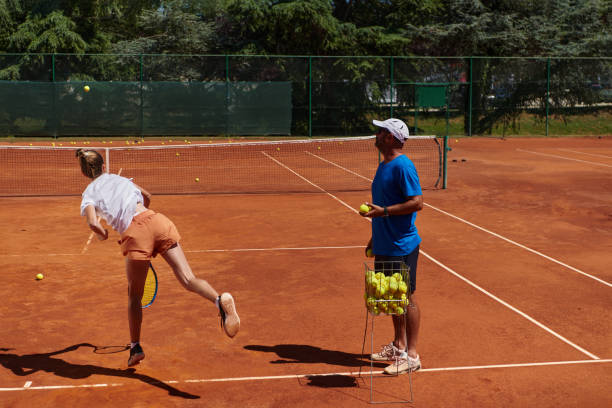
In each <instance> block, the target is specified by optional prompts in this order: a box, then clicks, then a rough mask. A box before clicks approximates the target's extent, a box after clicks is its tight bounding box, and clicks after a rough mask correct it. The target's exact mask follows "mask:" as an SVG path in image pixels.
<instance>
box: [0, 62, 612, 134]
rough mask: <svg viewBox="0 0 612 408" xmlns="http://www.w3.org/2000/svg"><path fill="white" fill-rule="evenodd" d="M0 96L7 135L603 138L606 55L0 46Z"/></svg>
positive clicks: (610, 72) (611, 85) (607, 127)
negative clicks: (379, 132) (439, 96)
mask: <svg viewBox="0 0 612 408" xmlns="http://www.w3.org/2000/svg"><path fill="white" fill-rule="evenodd" d="M84 84H88V85H89V86H90V87H91V91H90V92H89V93H87V94H85V93H84V92H83V89H82V87H83V85H84ZM432 86H433V87H435V86H438V87H440V89H442V88H444V94H445V96H446V105H445V106H438V105H439V104H438V103H436V104H431V103H424V102H423V101H421V103H419V94H418V92H419V91H418V89H423V87H432ZM440 92H442V90H440ZM0 96H1V99H0V133H1V134H4V135H54V136H60V135H96V134H105V135H114V134H116V135H130V134H135V135H166V134H167V135H174V134H185V135H220V134H227V135H268V134H278V135H295V136H331V135H364V134H371V133H372V131H373V128H372V126H371V120H372V119H374V118H387V117H392V116H393V117H399V118H402V119H404V120H405V121H406V122H407V123H408V124H409V126H410V127H411V131H412V133H416V134H422V135H438V136H443V135H446V134H447V133H449V134H450V135H493V136H506V135H519V136H521V135H555V136H556V135H558V136H562V135H581V134H582V135H609V134H611V133H612V58H552V57H551V58H544V57H542V58H489V57H405V56H385V57H382V56H377V57H373V56H370V57H348V56H338V57H334V56H257V55H248V56H247V55H93V54H83V55H75V54H0Z"/></svg>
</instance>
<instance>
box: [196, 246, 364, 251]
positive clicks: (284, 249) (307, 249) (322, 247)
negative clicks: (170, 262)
mask: <svg viewBox="0 0 612 408" xmlns="http://www.w3.org/2000/svg"><path fill="white" fill-rule="evenodd" d="M363 247H364V246H363V245H345V246H316V247H295V248H290V247H287V248H282V247H281V248H237V249H192V250H184V251H185V252H190V253H198V252H257V251H311V250H319V249H353V248H363Z"/></svg>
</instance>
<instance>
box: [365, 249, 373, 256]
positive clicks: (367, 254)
mask: <svg viewBox="0 0 612 408" xmlns="http://www.w3.org/2000/svg"><path fill="white" fill-rule="evenodd" d="M366 256H367V257H368V258H373V257H374V254H373V253H372V248H368V249H367V250H366Z"/></svg>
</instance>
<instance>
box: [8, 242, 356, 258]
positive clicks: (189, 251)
mask: <svg viewBox="0 0 612 408" xmlns="http://www.w3.org/2000/svg"><path fill="white" fill-rule="evenodd" d="M363 247H364V245H342V246H311V247H272V248H233V249H184V248H183V252H185V253H203V252H258V251H314V250H321V249H354V248H363ZM81 255H83V253H82V252H81V253H79V254H77V253H74V254H34V255H32V254H28V255H24V254H0V257H7V256H12V257H17V258H22V257H25V256H29V257H32V256H81Z"/></svg>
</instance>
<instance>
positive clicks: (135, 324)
mask: <svg viewBox="0 0 612 408" xmlns="http://www.w3.org/2000/svg"><path fill="white" fill-rule="evenodd" d="M76 156H77V157H78V159H79V163H80V165H81V171H82V172H83V174H84V175H85V176H86V177H88V178H90V179H92V180H93V181H92V182H91V183H89V185H88V186H87V188H86V189H85V191H84V192H83V195H82V201H81V215H82V216H85V217H86V219H87V224H88V225H89V228H90V229H91V230H92V231H93V232H95V233H96V235H97V237H98V238H99V239H100V240H102V241H103V240H106V239H108V230H106V229H105V228H104V227H102V225H101V224H100V221H99V218H98V216H100V217H102V218H103V219H104V220H105V221H106V223H107V224H108V225H110V226H111V227H112V228H113V229H114V230H116V231H117V232H119V234H120V235H121V240H120V244H121V251H122V253H123V256H125V260H126V262H125V268H126V273H127V279H128V297H129V298H128V320H129V326H130V336H131V347H130V358H129V359H128V366H133V365H136V364H138V362H140V360H142V359H143V358H144V357H145V355H144V352H143V350H142V347H141V346H140V328H141V325H142V308H141V298H142V294H143V291H144V285H145V280H146V277H147V271H148V269H149V262H150V260H151V258H152V257H155V256H156V255H157V254H161V256H162V257H163V258H164V260H165V261H166V262H167V263H168V265H169V266H170V267H171V268H172V270H173V271H174V274H175V276H176V278H177V279H178V281H179V282H180V283H181V284H182V285H183V286H184V287H185V289H187V290H189V291H191V292H195V293H197V294H198V295H200V296H202V297H204V298H206V299H208V300H210V301H211V302H214V303H215V305H216V306H217V308H218V309H219V315H220V316H221V326H222V327H223V329H224V330H225V333H226V334H227V335H228V336H229V337H234V336H235V335H236V333H238V330H239V329H240V318H239V317H238V313H237V312H236V306H235V304H234V299H233V297H232V295H230V294H229V293H223V294H221V295H219V294H218V293H217V291H216V290H215V289H214V288H213V287H212V286H211V285H210V284H209V283H208V282H206V281H205V280H203V279H199V278H196V277H195V276H194V274H193V272H192V271H191V268H190V267H189V264H188V263H187V259H186V258H185V253H184V252H183V249H182V248H181V245H180V244H179V240H180V238H181V237H180V235H179V233H178V231H177V229H176V227H175V226H174V224H173V223H172V221H170V220H169V219H168V218H167V217H165V216H164V215H162V214H159V213H156V212H154V211H153V210H149V209H148V207H149V203H150V202H151V194H150V193H148V192H147V191H146V190H144V189H143V188H141V187H139V186H137V185H136V184H134V183H133V182H132V181H131V180H130V179H127V178H125V177H121V176H119V175H117V174H109V173H106V172H105V171H106V168H105V165H104V160H103V159H102V156H101V155H100V154H99V153H98V152H96V151H95V150H85V149H78V150H77V151H76Z"/></svg>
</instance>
